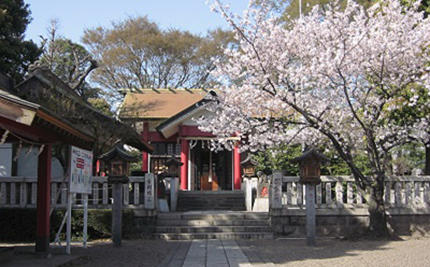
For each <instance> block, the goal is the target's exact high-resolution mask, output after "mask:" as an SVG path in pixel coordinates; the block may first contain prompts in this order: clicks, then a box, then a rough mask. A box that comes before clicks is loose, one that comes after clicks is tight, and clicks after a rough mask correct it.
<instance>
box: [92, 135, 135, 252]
mask: <svg viewBox="0 0 430 267" xmlns="http://www.w3.org/2000/svg"><path fill="white" fill-rule="evenodd" d="M99 159H100V160H102V161H103V163H104V166H105V168H106V169H107V171H108V173H109V176H108V183H109V184H112V197H113V203H112V241H113V244H114V246H116V247H119V246H121V235H122V234H121V225H122V220H121V219H122V200H123V196H122V188H123V184H127V183H128V172H129V167H130V162H132V161H136V160H137V158H136V157H134V156H133V155H131V154H130V153H129V152H127V151H126V150H125V149H124V145H123V144H121V143H118V144H116V145H115V146H114V147H113V148H112V149H111V150H109V151H108V152H107V153H105V154H103V155H101V156H100V157H99ZM127 189H128V187H127V188H126V190H127Z"/></svg>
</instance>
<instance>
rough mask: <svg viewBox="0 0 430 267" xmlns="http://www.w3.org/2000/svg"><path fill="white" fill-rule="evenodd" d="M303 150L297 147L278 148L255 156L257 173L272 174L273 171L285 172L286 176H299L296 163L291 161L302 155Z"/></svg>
mask: <svg viewBox="0 0 430 267" xmlns="http://www.w3.org/2000/svg"><path fill="white" fill-rule="evenodd" d="M301 151H302V148H301V146H300V145H296V146H278V147H275V148H271V149H268V150H265V151H263V152H258V153H257V154H255V155H254V160H256V162H257V167H256V170H257V171H262V172H264V173H266V174H270V173H272V171H273V170H283V171H285V172H286V175H291V176H295V175H298V173H299V169H298V166H297V164H296V163H291V159H293V158H296V157H298V156H300V155H301Z"/></svg>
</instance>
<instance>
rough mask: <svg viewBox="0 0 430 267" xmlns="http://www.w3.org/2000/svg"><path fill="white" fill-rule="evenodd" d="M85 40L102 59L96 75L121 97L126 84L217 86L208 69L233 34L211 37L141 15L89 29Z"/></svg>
mask: <svg viewBox="0 0 430 267" xmlns="http://www.w3.org/2000/svg"><path fill="white" fill-rule="evenodd" d="M82 40H83V42H84V44H86V45H87V47H88V49H89V50H90V52H91V53H92V55H93V56H94V58H95V59H97V60H98V61H99V62H100V64H101V67H100V68H98V69H97V70H96V71H95V72H94V73H93V74H92V76H91V78H92V80H93V81H94V82H96V83H97V84H99V85H100V86H101V87H103V88H106V89H107V90H108V91H109V93H110V96H111V97H112V98H114V99H120V98H121V96H122V93H123V90H124V89H130V90H132V91H137V92H138V91H139V89H142V88H181V87H182V88H200V87H203V88H204V87H213V85H214V80H213V79H212V78H211V77H210V76H209V71H211V70H213V68H214V60H215V59H217V58H220V53H221V52H222V51H223V48H225V47H226V46H227V45H228V44H229V43H230V41H231V40H232V36H231V34H229V33H228V32H224V31H222V30H216V31H213V32H209V34H208V35H207V36H206V37H201V36H197V35H193V34H191V33H189V32H186V31H180V30H176V29H169V30H161V29H160V28H159V27H158V25H157V24H155V23H154V22H151V21H149V20H148V19H147V18H146V17H136V18H128V19H126V20H124V21H120V22H117V23H113V24H112V27H111V28H109V27H98V28H95V29H89V30H86V31H85V35H84V37H83V39H82Z"/></svg>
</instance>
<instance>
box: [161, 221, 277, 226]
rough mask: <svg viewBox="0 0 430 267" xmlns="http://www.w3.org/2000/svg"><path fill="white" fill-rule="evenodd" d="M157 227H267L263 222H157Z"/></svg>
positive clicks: (266, 223)
mask: <svg viewBox="0 0 430 267" xmlns="http://www.w3.org/2000/svg"><path fill="white" fill-rule="evenodd" d="M157 225H158V226H267V225H269V222H268V221H265V220H233V221H232V220H157Z"/></svg>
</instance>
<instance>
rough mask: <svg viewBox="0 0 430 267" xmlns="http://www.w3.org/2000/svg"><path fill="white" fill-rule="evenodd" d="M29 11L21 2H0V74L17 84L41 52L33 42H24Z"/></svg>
mask: <svg viewBox="0 0 430 267" xmlns="http://www.w3.org/2000/svg"><path fill="white" fill-rule="evenodd" d="M30 21H31V18H30V10H29V6H28V4H25V3H24V1H23V0H2V1H1V2H0V72H3V73H5V74H8V75H9V76H10V77H12V78H13V79H14V80H15V82H19V81H21V80H22V78H23V77H24V74H25V73H26V72H27V69H28V66H29V65H30V64H31V63H32V62H33V61H35V60H36V59H37V58H38V57H39V55H40V53H41V50H40V49H39V48H38V47H37V45H36V44H35V43H33V41H25V40H24V32H25V30H26V28H27V25H28V24H29V23H30Z"/></svg>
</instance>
